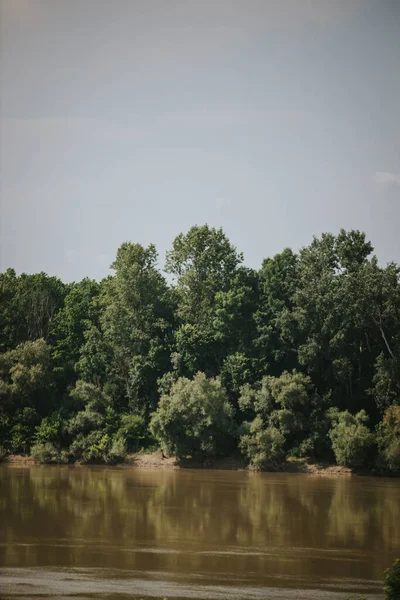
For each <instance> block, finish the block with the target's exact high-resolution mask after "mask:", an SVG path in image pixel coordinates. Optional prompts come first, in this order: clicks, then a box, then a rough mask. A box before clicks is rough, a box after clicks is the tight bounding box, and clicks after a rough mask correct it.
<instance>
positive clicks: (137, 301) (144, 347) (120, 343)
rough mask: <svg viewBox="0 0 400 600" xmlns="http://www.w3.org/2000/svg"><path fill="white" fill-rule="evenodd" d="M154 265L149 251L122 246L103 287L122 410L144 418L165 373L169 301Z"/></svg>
mask: <svg viewBox="0 0 400 600" xmlns="http://www.w3.org/2000/svg"><path fill="white" fill-rule="evenodd" d="M156 262H157V252H156V249H155V247H154V246H153V245H150V246H148V247H147V248H144V247H143V246H141V245H140V244H130V243H125V244H122V246H121V247H120V248H119V250H118V252H117V258H116V260H115V261H114V263H113V264H112V268H113V269H114V270H115V276H114V277H111V278H109V279H108V280H106V281H105V282H104V292H103V295H102V305H103V312H102V315H101V318H100V321H101V329H102V333H103V336H104V340H105V343H106V344H107V345H108V347H109V349H110V350H111V353H112V372H110V370H109V371H108V376H109V378H110V379H111V381H113V382H114V383H115V384H116V386H117V387H118V389H119V394H120V408H124V409H125V408H128V407H129V408H130V409H131V410H135V411H139V412H140V411H144V412H145V413H146V414H148V412H149V411H151V410H153V409H154V408H155V406H156V401H157V379H158V378H159V377H161V375H162V374H163V372H165V371H167V370H169V369H168V367H169V354H170V352H169V338H170V336H171V323H172V310H171V304H170V302H171V300H170V296H169V293H168V288H167V284H166V282H165V280H164V278H163V277H162V275H161V274H160V273H159V271H158V270H157V269H156Z"/></svg>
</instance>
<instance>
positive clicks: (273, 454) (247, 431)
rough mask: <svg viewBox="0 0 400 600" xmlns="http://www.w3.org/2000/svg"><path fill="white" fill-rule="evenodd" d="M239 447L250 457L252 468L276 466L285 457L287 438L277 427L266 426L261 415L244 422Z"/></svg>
mask: <svg viewBox="0 0 400 600" xmlns="http://www.w3.org/2000/svg"><path fill="white" fill-rule="evenodd" d="M240 434H241V435H240V442H239V448H240V450H241V451H242V453H243V454H244V455H245V456H246V457H247V458H248V460H249V464H250V468H252V469H254V470H260V469H265V468H268V467H269V468H276V467H277V466H278V464H279V463H280V462H281V461H282V460H283V459H284V458H285V452H284V449H283V447H284V444H285V438H284V436H283V434H282V433H281V432H280V431H279V429H277V428H276V427H272V426H267V427H265V426H264V424H263V421H262V418H261V417H260V416H257V417H256V418H255V419H254V421H252V422H251V423H248V422H245V423H243V425H242V427H241V430H240Z"/></svg>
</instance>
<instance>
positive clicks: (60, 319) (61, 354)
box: [50, 278, 100, 386]
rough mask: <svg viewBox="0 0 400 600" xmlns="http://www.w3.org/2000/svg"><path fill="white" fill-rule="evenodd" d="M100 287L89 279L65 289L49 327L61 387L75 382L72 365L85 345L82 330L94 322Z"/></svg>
mask: <svg viewBox="0 0 400 600" xmlns="http://www.w3.org/2000/svg"><path fill="white" fill-rule="evenodd" d="M99 291H100V285H99V284H98V283H97V282H96V281H93V280H91V279H88V278H86V279H83V280H82V281H81V282H79V283H72V284H71V285H70V286H68V290H67V293H66V296H65V300H64V305H63V307H62V308H61V309H60V310H59V311H58V313H57V314H56V315H55V317H54V319H53V321H52V324H51V330H50V331H51V337H52V345H53V349H52V355H53V360H54V365H55V367H54V369H55V371H56V372H58V373H59V374H60V376H61V377H62V378H63V381H62V385H64V386H67V385H69V384H71V383H72V384H73V383H74V382H75V380H76V374H75V365H76V363H77V362H78V360H79V358H80V351H81V348H82V346H83V345H84V343H85V341H86V340H85V333H86V331H87V330H88V329H89V328H90V327H91V326H92V325H93V326H94V324H95V323H97V321H98V313H99V306H98V303H97V302H96V299H97V297H98V294H99Z"/></svg>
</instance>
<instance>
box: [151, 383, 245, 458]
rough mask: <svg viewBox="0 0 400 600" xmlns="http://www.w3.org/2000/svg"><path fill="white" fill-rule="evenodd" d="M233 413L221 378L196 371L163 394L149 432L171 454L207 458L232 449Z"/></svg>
mask: <svg viewBox="0 0 400 600" xmlns="http://www.w3.org/2000/svg"><path fill="white" fill-rule="evenodd" d="M233 415H234V409H233V407H232V406H231V404H230V403H229V402H228V400H227V396H226V391H225V389H224V388H223V387H222V385H221V382H220V381H219V379H212V378H208V377H206V375H205V374H204V373H197V375H195V377H194V378H193V379H192V380H189V379H187V378H186V377H181V378H179V379H178V380H177V381H176V382H175V383H173V385H172V387H171V391H170V393H169V394H165V395H163V396H162V397H161V400H160V403H159V406H158V409H157V410H156V412H155V413H153V415H152V418H151V422H150V431H151V433H152V434H153V435H154V437H155V438H156V440H157V441H158V442H159V443H160V444H161V446H162V447H163V448H164V450H165V451H166V452H167V453H169V454H172V455H174V456H177V457H185V456H192V457H195V456H200V457H201V458H205V457H206V456H214V455H216V454H223V453H226V452H229V450H230V449H231V448H230V445H229V438H230V437H231V439H232V434H233V432H234V422H233Z"/></svg>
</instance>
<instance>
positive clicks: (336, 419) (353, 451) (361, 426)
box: [329, 409, 374, 467]
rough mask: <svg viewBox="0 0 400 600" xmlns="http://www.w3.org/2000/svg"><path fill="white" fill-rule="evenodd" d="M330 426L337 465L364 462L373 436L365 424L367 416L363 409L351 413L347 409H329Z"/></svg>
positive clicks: (348, 465) (360, 464)
mask: <svg viewBox="0 0 400 600" xmlns="http://www.w3.org/2000/svg"><path fill="white" fill-rule="evenodd" d="M330 418H331V421H332V428H331V430H330V432H329V437H330V439H331V441H332V450H333V452H334V455H335V459H336V462H337V464H338V465H343V466H345V467H361V466H363V465H365V464H366V462H367V459H368V455H369V451H370V449H371V447H372V446H373V444H374V436H373V434H372V433H371V432H370V430H369V429H368V427H367V426H366V423H367V422H368V416H367V414H366V412H365V411H364V410H361V411H360V412H359V413H357V414H356V415H352V414H351V413H349V412H348V411H347V410H346V411H342V412H340V411H338V410H337V409H331V411H330Z"/></svg>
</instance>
